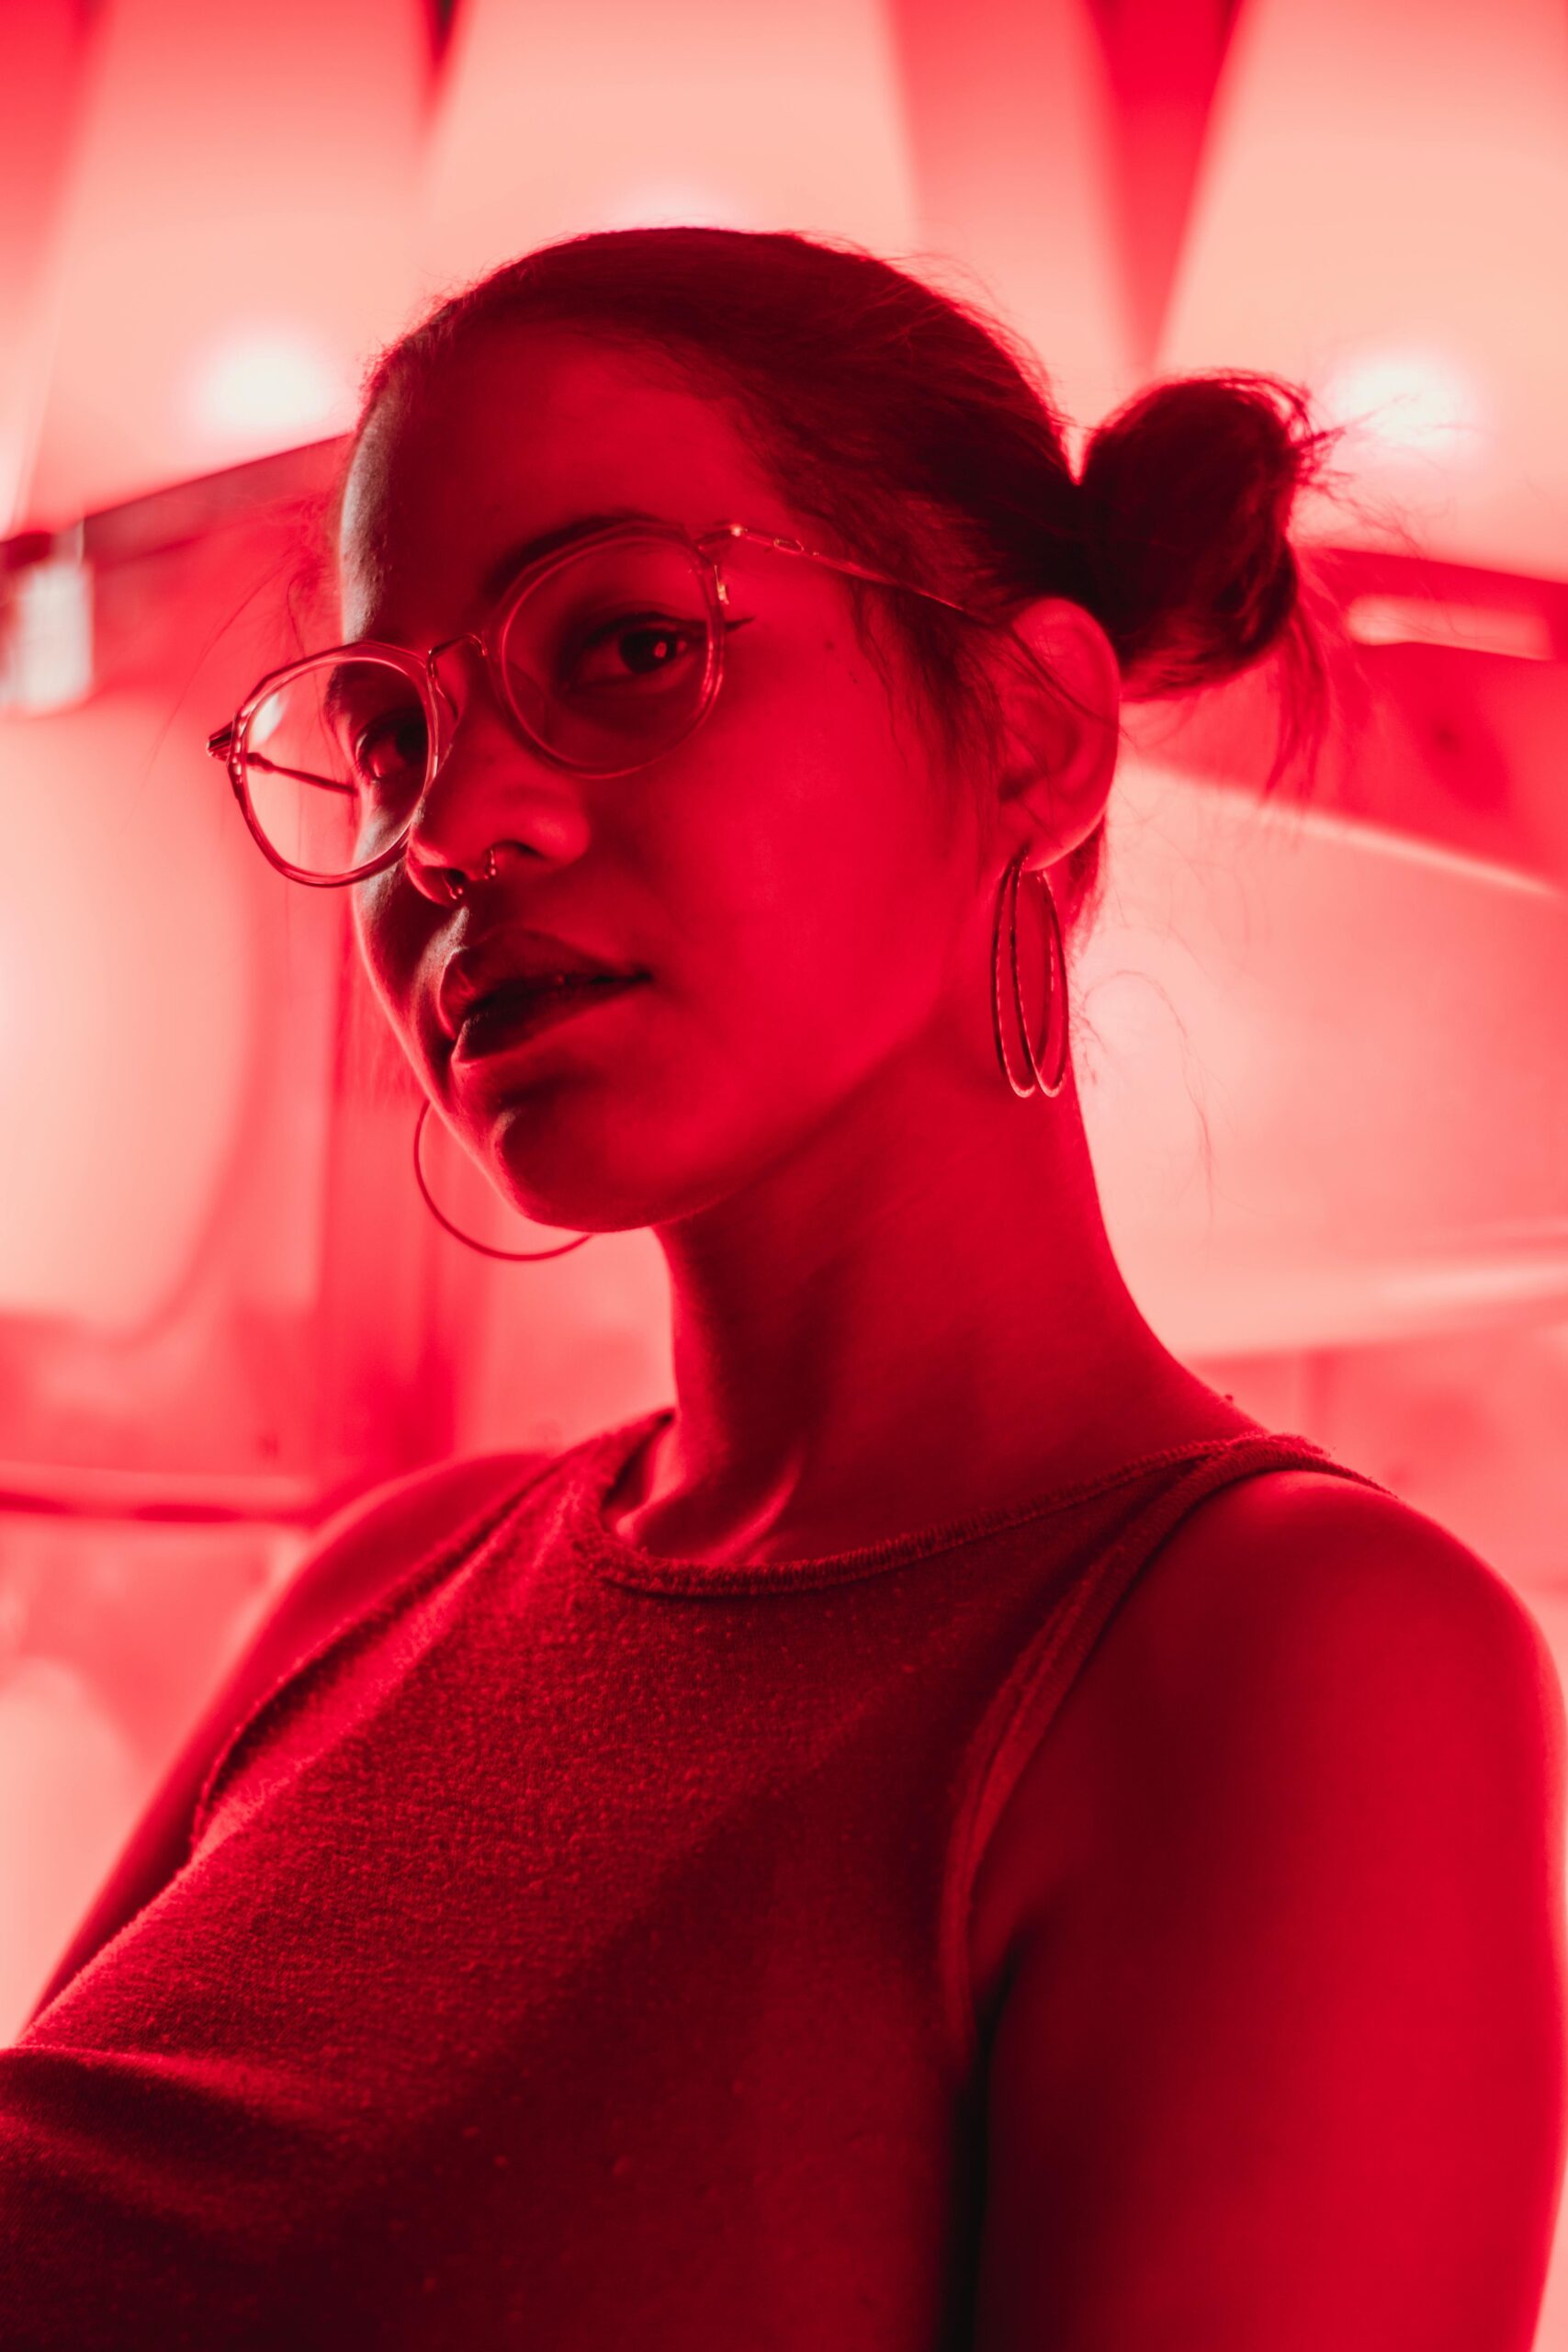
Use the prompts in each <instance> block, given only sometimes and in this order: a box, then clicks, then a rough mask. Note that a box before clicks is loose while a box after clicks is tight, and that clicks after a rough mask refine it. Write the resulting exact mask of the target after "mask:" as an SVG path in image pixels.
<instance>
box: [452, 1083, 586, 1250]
mask: <svg viewBox="0 0 1568 2352" xmlns="http://www.w3.org/2000/svg"><path fill="white" fill-rule="evenodd" d="M429 1116H430V1104H429V1103H421V1104H420V1106H419V1116H418V1118H417V1119H416V1120H415V1121H414V1123H413V1176H414V1182H415V1183H416V1184H417V1185H418V1186H419V1189H420V1196H421V1198H422V1199H423V1202H424V1205H425V1207H426V1208H427V1209H428V1210H429V1211H430V1214H431V1216H433V1217H434V1219H435V1222H436V1224H437V1225H438V1226H440V1227H441V1228H442V1230H443V1231H444V1232H446V1233H449V1234H450V1235H451V1236H452V1238H453V1240H454V1241H460V1242H461V1243H462V1244H463V1247H464V1249H465V1250H478V1251H479V1255H480V1257H481V1258H504V1259H506V1260H507V1261H509V1263H511V1264H513V1265H520V1264H522V1263H523V1261H525V1260H529V1259H535V1258H564V1257H565V1256H566V1254H567V1252H568V1250H581V1247H582V1245H583V1243H584V1242H585V1241H592V1239H593V1238H594V1236H593V1235H592V1233H580V1234H579V1235H578V1237H577V1239H576V1240H575V1241H561V1242H558V1243H557V1245H556V1247H555V1248H554V1249H553V1250H492V1249H491V1245H490V1243H489V1242H488V1241H476V1240H475V1239H474V1238H473V1236H472V1234H470V1233H465V1232H464V1231H463V1229H462V1227H461V1226H457V1225H454V1224H453V1222H452V1220H451V1218H450V1217H449V1216H447V1215H446V1210H445V1209H444V1208H442V1207H441V1205H440V1204H439V1203H438V1202H437V1201H436V1200H435V1199H434V1197H433V1196H432V1193H431V1190H430V1187H429V1185H428V1184H427V1183H426V1182H425V1181H424V1170H423V1167H422V1166H421V1164H420V1157H419V1148H420V1145H421V1143H422V1142H423V1137H424V1123H425V1121H426V1119H428V1118H429Z"/></svg>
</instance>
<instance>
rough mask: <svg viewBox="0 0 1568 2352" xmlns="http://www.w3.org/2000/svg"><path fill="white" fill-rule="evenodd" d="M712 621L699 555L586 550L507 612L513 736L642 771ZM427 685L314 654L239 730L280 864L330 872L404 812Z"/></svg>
mask: <svg viewBox="0 0 1568 2352" xmlns="http://www.w3.org/2000/svg"><path fill="white" fill-rule="evenodd" d="M714 636H715V620H714V615H713V612H712V608H711V604H710V594H709V589H708V584H707V579H706V576H705V572H704V570H703V567H702V565H701V562H700V560H699V559H698V558H697V557H696V556H694V554H693V553H692V551H691V550H690V549H689V548H685V547H683V546H682V545H681V543H680V542H679V541H676V540H660V539H652V538H649V539H622V540H617V541H615V542H612V543H611V544H609V545H607V546H604V547H601V548H584V549H583V550H582V551H581V554H578V555H574V556H573V557H571V558H570V560H568V561H566V562H563V563H561V564H560V565H559V566H558V567H557V568H556V569H554V570H552V571H549V572H547V573H546V574H544V575H543V576H542V577H541V578H539V579H538V580H536V581H534V582H531V583H530V584H529V585H528V587H527V588H526V590H525V593H524V594H523V595H522V596H521V597H520V598H519V599H518V601H517V602H516V604H515V605H513V606H512V607H511V609H510V611H509V612H508V613H506V614H505V615H503V616H502V628H501V633H500V639H499V642H498V645H497V655H498V659H499V663H500V668H501V673H502V682H503V685H504V689H505V693H506V695H507V698H508V700H509V701H510V703H511V705H512V708H513V715H514V716H515V718H517V719H518V720H519V721H520V723H521V725H522V727H523V729H524V731H525V733H526V734H528V735H530V736H531V737H532V738H533V739H534V741H536V743H537V744H539V745H540V746H541V747H542V748H543V749H544V750H545V751H547V752H549V753H551V754H552V755H553V756H554V757H555V758H557V759H558V760H559V761H561V762H562V763H564V764H565V765H566V766H568V767H570V768H575V769H579V770H581V772H582V773H584V774H588V775H615V774H618V773H621V772H623V771H628V770H631V769H634V768H637V767H641V766H644V765H646V764H647V763H648V762H649V760H651V759H655V758H657V757H658V755H659V753H660V752H662V751H664V750H667V749H668V748H670V746H671V745H672V744H674V743H676V742H678V741H680V739H681V738H682V736H683V735H685V734H686V733H688V732H689V731H690V729H692V728H693V727H694V725H695V724H696V721H697V719H698V718H699V717H700V716H701V714H702V710H703V707H704V701H705V695H706V693H707V689H708V685H709V683H710V680H711V675H712V670H713V663H714V660H715V648H714ZM429 730H430V718H429V706H428V703H427V699H426V695H425V693H424V692H423V690H422V689H421V688H420V686H419V685H417V684H415V683H414V681H413V679H412V678H411V677H410V676H408V675H407V674H406V673H404V672H403V671H402V670H401V669H400V668H399V667H398V666H397V665H396V664H395V663H393V662H388V661H386V660H384V659H382V658H380V657H378V656H376V655H373V654H365V655H354V656H351V657H349V658H348V659H343V658H341V657H337V658H326V657H323V659H322V660H321V662H312V663H310V665H309V666H307V667H304V668H301V669H300V670H299V671H298V672H297V673H295V675H294V676H293V677H291V678H289V679H288V680H287V681H285V682H284V683H283V684H280V685H279V686H277V687H276V688H275V689H274V691H273V692H272V693H271V694H270V695H267V696H266V697H265V699H264V700H263V701H262V702H261V703H260V704H259V705H258V707H256V709H255V710H254V712H253V714H252V716H251V718H250V721H249V723H248V724H247V726H246V727H245V729H243V739H242V745H241V750H242V754H243V766H244V783H245V791H246V796H247V798H248V800H249V804H250V809H251V813H252V817H253V820H254V823H255V825H256V827H257V829H258V831H260V832H261V833H262V834H263V835H264V837H265V840H266V842H267V843H268V845H269V846H270V847H271V848H272V849H273V851H274V852H275V853H276V855H277V856H278V857H279V858H280V859H281V860H282V861H283V862H284V864H285V865H289V866H292V867H293V868H295V869H296V871H298V872H301V873H304V874H308V875H311V876H321V877H322V878H327V877H333V878H337V877H341V876H346V875H349V874H353V873H356V872H358V871H359V870H360V869H361V868H363V867H365V866H367V865H372V864H373V863H374V862H375V860H376V859H377V858H378V857H379V856H381V855H382V854H384V853H386V852H387V851H388V850H389V849H391V848H392V847H393V845H394V844H395V843H396V842H398V840H399V839H400V837H401V835H402V834H403V833H404V832H405V831H406V830H407V828H408V826H409V824H410V823H411V822H412V819H413V816H414V814H415V811H416V809H417V808H418V805H419V801H420V797H421V795H422V794H423V791H424V788H425V786H426V784H427V783H428V781H429V775H430V766H431V759H430V731H429Z"/></svg>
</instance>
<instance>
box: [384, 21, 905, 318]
mask: <svg viewBox="0 0 1568 2352" xmlns="http://www.w3.org/2000/svg"><path fill="white" fill-rule="evenodd" d="M915 202H916V198H915V189H914V186H913V183H912V179H911V175H910V165H909V154H908V135H907V131H906V126H905V121H904V117H903V111H902V108H901V106H900V104H899V94H898V87H897V68H896V50H895V42H894V37H893V28H892V27H891V25H890V23H889V20H888V17H887V12H886V9H885V8H884V7H883V6H882V5H881V0H791V6H788V7H785V8H750V9H746V8H737V7H735V6H733V5H729V0H666V5H663V6H660V7H657V8H649V7H645V6H640V5H638V0H597V5H593V6H587V7H579V8H544V7H537V6H519V5H518V0H464V5H463V6H460V7H458V8H457V10H456V12H455V14H454V16H453V17H452V19H451V31H450V36H449V44H448V51H447V56H446V68H445V72H444V74H443V76H442V84H441V89H440V93H439V96H438V97H437V100H436V103H435V107H434V113H433V116H432V119H431V124H430V133H429V141H428V145H427V150H426V173H425V178H424V183H423V201H422V208H421V220H420V231H419V246H418V255H419V268H420V274H421V279H422V283H423V285H424V286H426V287H429V288H439V287H444V286H446V285H449V284H451V283H453V282H454V281H460V280H464V279H467V278H468V277H477V276H478V275H479V273H480V272H481V271H482V270H486V269H491V268H493V267H494V266H495V265H496V264H497V263H498V262H502V261H505V260H507V259H508V258H509V257H510V256H511V255H513V254H517V253H520V252H523V251H525V249H526V248H527V247H528V246H530V245H535V244H542V243H547V242H548V241H549V240H550V239H552V238H556V237H560V236H570V235H573V234H577V233H579V232H581V231H583V230H588V229H601V228H618V227H623V226H626V225H629V224H632V223H636V222H644V221H651V220H702V221H708V222H713V223H716V224H720V225H723V226H727V227H731V228H744V229H779V228H794V229H802V230H807V231H815V232H828V233H831V234H837V235H840V236H851V237H856V238H859V239H860V240H862V241H863V243H869V244H874V245H877V246H879V247H882V246H901V245H903V244H904V243H907V242H908V238H909V236H910V233H911V231H912V228H913V225H914V219H915Z"/></svg>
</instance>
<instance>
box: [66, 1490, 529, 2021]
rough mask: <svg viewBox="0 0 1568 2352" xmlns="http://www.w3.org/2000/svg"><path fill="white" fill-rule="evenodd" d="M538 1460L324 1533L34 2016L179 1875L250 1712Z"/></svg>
mask: <svg viewBox="0 0 1568 2352" xmlns="http://www.w3.org/2000/svg"><path fill="white" fill-rule="evenodd" d="M546 1459H547V1457H546V1456H545V1455H542V1454H525V1453H490V1454H480V1455H476V1456H474V1457H472V1458H471V1459H468V1460H465V1461H460V1462H443V1463H438V1464H435V1466H434V1468H432V1469H427V1470H419V1471H415V1472H413V1473H412V1474H411V1475H410V1476H407V1477H403V1478H397V1479H394V1480H392V1481H391V1482H390V1483H389V1484H388V1485H386V1486H382V1487H376V1488H374V1489H373V1490H372V1492H371V1493H369V1494H368V1495H362V1496H361V1497H360V1498H358V1499H357V1501H355V1502H354V1503H352V1504H350V1505H349V1507H348V1508H347V1510H344V1511H340V1512H339V1513H338V1515H337V1516H336V1517H335V1518H334V1519H333V1520H330V1521H328V1522H327V1524H326V1525H325V1526H324V1527H323V1528H322V1529H321V1531H320V1532H319V1533H318V1535H317V1538H316V1541H315V1542H314V1544H312V1545H311V1547H310V1551H309V1552H308V1553H307V1554H306V1555H305V1557H304V1559H303V1560H302V1561H301V1562H300V1563H299V1566H298V1567H297V1568H296V1569H295V1571H294V1574H293V1576H292V1577H290V1578H289V1580H288V1584H287V1586H286V1587H285V1588H284V1590H283V1592H282V1594H281V1595H280V1597H279V1599H278V1600H277V1601H276V1605H275V1606H274V1608H273V1609H272V1611H270V1613H269V1614H268V1616H267V1617H266V1619H265V1622H264V1623H263V1624H262V1625H261V1627H260V1628H259V1629H258V1631H257V1632H256V1633H255V1634H254V1636H253V1637H252V1639H251V1640H250V1641H249V1642H248V1643H247V1644H246V1645H245V1648H244V1650H243V1653H242V1654H241V1657H239V1659H238V1661H237V1662H236V1664H235V1665H234V1667H233V1668H231V1671H230V1673H229V1675H228V1676H227V1678H226V1679H225V1680H224V1681H223V1682H222V1683H221V1685H220V1688H219V1690H218V1691H217V1693H216V1695H215V1697H214V1698H213V1699H212V1700H211V1702H209V1705H208V1707H207V1708H206V1710H205V1711H204V1713H203V1714H202V1715H201V1718H200V1720H199V1721H198V1722H197V1725H196V1727H195V1729H194V1730H193V1731H192V1732H191V1734H190V1736H189V1737H188V1738H187V1739H186V1743H185V1745H184V1747H181V1749H180V1750H179V1752H178V1754H177V1755H176V1756H175V1760H174V1762H173V1764H172V1765H171V1766H170V1767H169V1770H167V1772H166V1773H165V1774H164V1779H163V1781H162V1782H161V1783H160V1785H159V1787H158V1789H157V1791H156V1792H155V1793H154V1795H153V1796H152V1801H151V1803H150V1804H149V1805H148V1807H147V1810H146V1812H145V1813H144V1814H143V1815H142V1816H141V1820H140V1821H139V1822H138V1824H137V1826H136V1827H135V1829H134V1830H133V1831H132V1833H131V1836H130V1841H129V1843H128V1844H127V1846H126V1848H125V1849H124V1851H123V1853H122V1854H121V1855H120V1858H119V1860H118V1862H117V1863H116V1864H115V1867H114V1869H113V1870H112V1871H111V1872H110V1873H109V1876H108V1878H107V1881H106V1882H105V1883H104V1886H103V1888H102V1889H101V1891H100V1892H99V1894H98V1895H97V1897H96V1900H95V1902H94V1904H93V1906H92V1908H91V1910H90V1911H89V1912H88V1914H87V1916H86V1917H85V1919H84V1920H83V1922H82V1925H81V1927H80V1928H78V1929H77V1931H76V1933H75V1935H74V1937H73V1939H72V1941H71V1943H70V1945H69V1947H68V1949H67V1950H66V1951H65V1954H64V1956H63V1958H62V1960H61V1962H60V1964H59V1966H58V1967H57V1968H56V1969H55V1971H54V1973H53V1975H52V1976H51V1979H50V1982H49V1984H48V1985H47V1986H46V1987H45V1989H44V1991H43V1993H42V1995H41V1996H40V1997H39V2002H38V2004H37V2007H35V2009H34V2012H33V2014H34V2015H35V2016H37V2015H38V2013H39V2010H41V2009H43V2008H46V2007H48V2005H49V2003H50V2002H51V2001H52V2000H53V1998H54V1997H55V1995H56V1994H57V1993H59V1992H60V1991H61V1990H62V1987H63V1986H64V1985H67V1984H69V1982H70V1981H71V1979H72V1978H73V1976H75V1975H76V1974H78V1973H79V1972H80V1971H81V1970H82V1969H83V1968H85V1966H86V1964H87V1962H88V1961H89V1960H91V1959H92V1957H93V1955H94V1953H95V1952H96V1951H99V1950H100V1949H101V1948H102V1947H103V1945H105V1944H106V1943H107V1942H108V1941H109V1940H110V1939H111V1938H112V1937H114V1936H116V1935H118V1932H119V1930H120V1928H122V1927H124V1926H125V1924H126V1923H127V1921H128V1920H130V1919H132V1918H134V1917H135V1916H136V1914H137V1913H138V1912H139V1911H140V1910H141V1909H142V1908H143V1907H144V1906H145V1905H147V1904H149V1903H150V1902H151V1901H152V1898H153V1896H154V1895H155V1894H157V1893H158V1892H159V1890H160V1888H162V1887H163V1886H164V1885H166V1884H167V1883H168V1881H169V1880H170V1879H171V1878H173V1876H174V1875H175V1871H178V1870H179V1869H180V1868H181V1866H182V1865H183V1863H184V1862H185V1860H186V1849H187V1844H188V1840H189V1837H190V1828H191V1823H192V1820H193V1817H194V1815H195V1811H196V1804H197V1798H198V1797H199V1795H200V1793H201V1789H202V1786H203V1783H204V1782H205V1781H206V1779H207V1775H208V1772H209V1770H210V1769H211V1767H212V1764H213V1763H214V1761H215V1760H216V1758H217V1757H218V1755H219V1753H220V1749H221V1748H222V1747H224V1746H225V1744H226V1743H227V1741H228V1739H229V1737H230V1735H231V1733H232V1732H233V1731H234V1730H235V1729H236V1728H237V1726H238V1725H239V1724H240V1723H241V1722H242V1721H243V1718H244V1717H245V1716H246V1715H247V1714H248V1713H250V1711H251V1709H252V1708H253V1707H254V1705H255V1704H256V1702H258V1700H260V1699H262V1698H263V1697H265V1693H266V1692H267V1691H269V1690H270V1689H271V1688H272V1686H273V1684H274V1683H275V1682H276V1681H277V1680H278V1679H280V1678H281V1677H282V1676H283V1675H284V1674H286V1673H287V1672H288V1669H289V1668H290V1667H291V1666H293V1665H294V1664H295V1663H296V1662H297V1661H298V1660H299V1658H301V1657H304V1656H305V1655H306V1653H307V1652H308V1651H310V1650H311V1649H313V1648H314V1647H315V1646H316V1645H317V1644H318V1643H319V1642H321V1641H323V1640H324V1639H325V1638H326V1637H327V1635H328V1634H331V1633H332V1632H333V1630H334V1629H335V1628H336V1627H337V1626H339V1625H341V1624H343V1623H346V1621H347V1620H348V1619H349V1618H351V1617H353V1616H354V1615H355V1614H356V1613H357V1612H358V1611H360V1610H361V1609H363V1608H366V1607H367V1606H369V1605H370V1603H371V1602H372V1601H373V1600H375V1598H376V1595H377V1594H378V1592H379V1591H381V1590H383V1589H385V1588H386V1587H387V1585H389V1583H390V1582H391V1581H392V1579H393V1578H394V1577H397V1576H399V1575H400V1573H401V1571H402V1570H403V1569H404V1568H405V1567H407V1566H412V1563H413V1562H414V1561H416V1560H417V1559H419V1558H420V1557H421V1556H422V1555H423V1554H424V1553H426V1552H429V1551H431V1550H433V1549H434V1546H435V1545H436V1544H441V1543H444V1542H445V1541H446V1538H447V1537H448V1536H449V1535H452V1534H455V1533H456V1532H457V1531H458V1530H459V1529H460V1528H461V1527H462V1526H463V1525H464V1524H465V1523H466V1522H468V1521H478V1520H479V1519H481V1518H482V1517H483V1515H484V1513H485V1512H486V1511H487V1510H489V1509H490V1508H491V1505H492V1504H494V1505H497V1506H499V1505H500V1503H501V1502H502V1499H503V1498H504V1497H505V1496H506V1495H508V1494H513V1493H518V1492H520V1491H521V1490H522V1488H523V1487H524V1486H525V1483H526V1481H527V1477H528V1473H529V1470H530V1467H531V1466H534V1465H539V1466H542V1465H543V1463H544V1462H545V1460H546Z"/></svg>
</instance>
